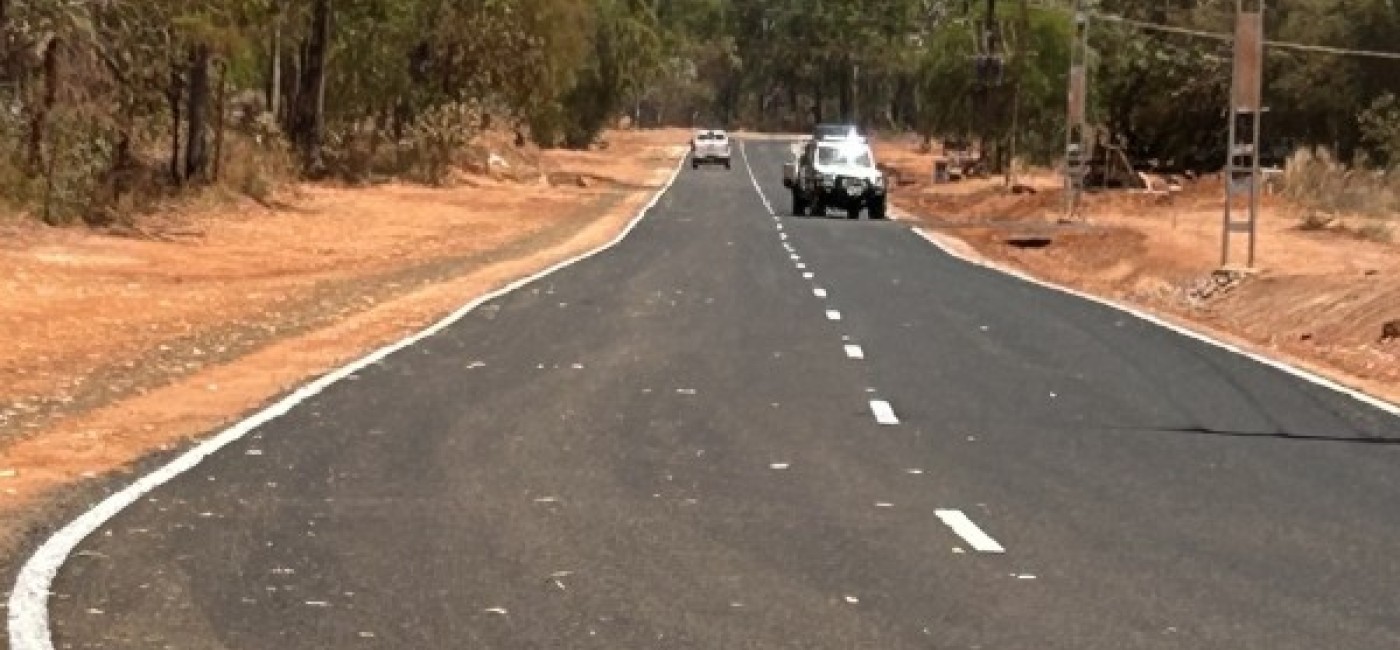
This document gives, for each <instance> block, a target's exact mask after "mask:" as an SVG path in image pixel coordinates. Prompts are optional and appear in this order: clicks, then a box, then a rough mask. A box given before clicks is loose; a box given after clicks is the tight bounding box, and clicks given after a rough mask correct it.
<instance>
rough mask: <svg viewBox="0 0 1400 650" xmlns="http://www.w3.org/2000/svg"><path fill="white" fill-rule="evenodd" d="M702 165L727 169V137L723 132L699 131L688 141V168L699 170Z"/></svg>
mask: <svg viewBox="0 0 1400 650" xmlns="http://www.w3.org/2000/svg"><path fill="white" fill-rule="evenodd" d="M702 164H706V165H716V164H717V165H724V168H725V169H729V136H728V135H727V134H726V133H725V132H724V131H717V130H713V129H712V130H708V131H700V132H698V133H696V134H695V138H693V139H692V140H691V141H690V168H691V169H699V168H700V165H702Z"/></svg>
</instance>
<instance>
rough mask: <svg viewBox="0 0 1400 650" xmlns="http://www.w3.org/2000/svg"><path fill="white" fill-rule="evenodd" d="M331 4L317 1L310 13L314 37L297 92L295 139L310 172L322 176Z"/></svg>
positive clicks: (307, 46) (311, 40)
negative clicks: (318, 173) (322, 139)
mask: <svg viewBox="0 0 1400 650" xmlns="http://www.w3.org/2000/svg"><path fill="white" fill-rule="evenodd" d="M330 29H331V2H330V0H315V4H314V5H313V7H312V10H311V35H310V38H309V39H308V40H307V44H306V62H305V65H304V66H303V68H302V70H301V79H300V81H301V84H300V87H299V88H298V89H297V111H296V120H295V123H294V128H293V130H292V135H293V139H294V140H295V141H296V143H297V146H298V148H299V149H300V150H301V155H302V164H303V166H304V167H305V168H306V170H307V171H310V172H313V173H316V172H320V171H321V169H322V167H323V166H324V161H323V160H322V158H321V138H322V129H323V127H324V125H325V104H326V50H327V48H328V47H329V44H330Z"/></svg>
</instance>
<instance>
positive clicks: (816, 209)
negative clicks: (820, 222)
mask: <svg viewBox="0 0 1400 650" xmlns="http://www.w3.org/2000/svg"><path fill="white" fill-rule="evenodd" d="M812 216H814V217H822V218H825V217H826V204H825V203H822V201H821V199H817V200H815V201H812Z"/></svg>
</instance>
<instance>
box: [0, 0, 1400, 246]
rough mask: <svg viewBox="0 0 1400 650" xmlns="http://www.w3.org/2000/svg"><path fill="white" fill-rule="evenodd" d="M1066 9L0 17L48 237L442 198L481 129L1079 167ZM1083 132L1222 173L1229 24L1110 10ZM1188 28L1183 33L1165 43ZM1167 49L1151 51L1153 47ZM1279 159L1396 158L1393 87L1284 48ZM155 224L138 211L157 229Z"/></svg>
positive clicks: (11, 153) (1367, 63) (753, 7)
mask: <svg viewBox="0 0 1400 650" xmlns="http://www.w3.org/2000/svg"><path fill="white" fill-rule="evenodd" d="M1070 4H1071V3H1070V0H1036V1H1034V2H1033V1H1031V0H23V1H19V0H0V148H2V149H3V150H4V153H5V154H6V155H5V156H4V157H3V159H0V199H3V200H5V201H7V202H9V203H12V204H18V205H21V206H25V207H28V208H30V209H34V210H36V211H37V212H39V213H40V214H42V215H44V216H45V217H46V218H48V219H49V220H51V221H62V220H66V219H71V218H73V217H75V216H76V217H82V218H85V219H88V220H90V221H95V222H104V221H109V220H111V219H114V218H119V217H120V215H122V214H124V213H126V212H129V211H130V210H131V209H132V204H139V203H140V202H142V201H149V200H150V199H151V198H153V197H157V198H158V197H159V196H161V195H163V194H168V193H171V192H175V191H179V190H180V188H182V187H187V186H190V185H202V184H207V183H211V182H221V183H224V184H227V185H232V186H233V187H235V188H236V189H238V190H239V191H243V192H246V193H249V194H253V195H255V196H257V195H260V194H264V193H266V191H267V185H268V183H269V180H268V179H269V178H275V177H277V176H278V175H279V174H282V175H285V174H287V173H303V174H308V175H312V176H316V175H328V174H333V175H339V176H342V177H348V178H352V179H360V178H368V177H371V176H374V175H376V174H384V175H409V176H414V177H418V178H421V179H423V180H425V181H429V182H432V181H435V180H439V179H441V178H442V177H443V175H444V174H445V170H446V169H448V168H449V167H450V166H451V165H452V163H453V161H454V156H455V155H456V154H457V152H458V151H459V150H460V149H461V147H462V145H463V144H464V143H465V142H467V140H469V139H470V138H471V137H472V135H473V134H474V133H475V132H476V131H477V130H479V129H481V128H484V127H488V126H495V127H498V128H511V129H515V130H516V132H517V133H518V137H519V138H520V139H521V140H525V139H531V140H534V141H536V142H538V143H541V144H543V145H546V146H570V147H582V146H587V145H588V144H589V143H590V142H592V141H593V140H594V139H595V137H596V136H597V134H598V133H599V131H600V130H601V129H602V128H604V127H605V126H606V125H608V124H610V123H611V121H612V120H613V119H615V118H617V117H620V116H622V115H628V116H630V117H631V118H632V119H633V120H635V121H636V122H638V123H640V124H641V125H644V126H647V125H687V126H688V125H697V124H700V123H706V124H723V125H727V126H731V127H748V128H753V129H768V130H777V129H782V130H801V129H805V128H807V127H808V126H810V125H811V124H812V123H813V122H819V121H831V120H849V121H856V122H860V123H862V124H863V125H865V126H867V127H870V128H881V129H897V130H911V131H917V132H919V133H922V134H924V135H925V136H927V137H928V138H930V139H933V138H942V139H950V140H960V141H965V142H975V143H979V144H981V145H982V147H981V149H982V150H983V151H984V153H985V155H986V156H987V157H988V159H989V161H990V162H991V164H992V165H993V166H998V167H999V166H1001V165H1003V164H1005V163H1006V162H1007V161H1009V160H1010V159H1011V158H1012V157H1013V156H1014V157H1026V158H1030V159H1032V160H1035V161H1038V162H1049V161H1052V160H1055V159H1056V158H1058V156H1059V155H1060V154H1061V153H1062V151H1061V149H1062V147H1063V137H1064V135H1063V134H1064V130H1063V129H1064V111H1065V102H1066V88H1065V85H1066V84H1065V80H1066V76H1067V69H1068V62H1069V56H1070V48H1071V42H1070V41H1071V34H1072V31H1073V29H1072V16H1071V15H1070V13H1069V5H1070ZM1089 4H1090V5H1092V6H1094V7H1095V10H1096V11H1097V12H1099V13H1100V14H1102V15H1104V16H1118V17H1121V18H1125V19H1129V20H1130V21H1138V22H1139V23H1141V24H1136V25H1134V24H1130V23H1128V22H1123V21H1110V20H1106V19H1103V18H1095V19H1094V20H1093V21H1092V25H1091V42H1090V49H1091V52H1090V56H1089V61H1090V66H1091V72H1090V78H1091V87H1090V114H1091V119H1092V121H1093V122H1094V123H1095V125H1097V126H1099V127H1100V128H1101V130H1102V132H1103V134H1104V137H1105V138H1106V139H1109V140H1113V141H1117V142H1119V143H1121V144H1122V145H1123V146H1124V148H1125V149H1126V150H1127V151H1129V152H1130V153H1131V154H1132V155H1133V156H1134V157H1135V158H1136V159H1138V160H1157V161H1159V162H1160V163H1161V164H1163V165H1166V166H1178V167H1196V168H1201V167H1210V166H1212V165H1215V164H1218V163H1219V161H1220V160H1221V159H1222V158H1223V145H1224V139H1225V124H1224V119H1225V117H1224V107H1225V96H1226V94H1227V92H1228V88H1229V83H1230V79H1229V70H1230V63H1229V61H1230V45H1229V43H1228V39H1221V38H1218V37H1217V38H1213V37H1211V36H1210V35H1211V34H1215V35H1222V34H1224V35H1228V34H1229V33H1230V32H1231V31H1232V13H1233V7H1234V3H1232V2H1221V1H1219V0H1097V1H1096V2H1091V3H1089ZM1267 4H1268V13H1267V16H1268V20H1267V30H1268V34H1269V37H1270V38H1271V39H1273V40H1278V41H1292V42H1298V43H1304V44H1317V45H1327V46H1333V47H1336V48H1342V49H1350V50H1396V49H1400V3H1396V2H1393V0H1272V1H1270V2H1269V3H1267ZM1153 25H1155V26H1158V27H1168V28H1178V29H1185V30H1189V31H1196V32H1200V34H1197V35H1189V34H1183V33H1180V32H1179V31H1163V30H1161V29H1152V28H1150V27H1151V26H1153ZM1145 26H1146V27H1145ZM1266 75H1267V76H1266V89H1265V100H1266V102H1267V104H1268V105H1269V109H1270V112H1269V114H1268V116H1267V118H1266V120H1265V139H1266V141H1267V142H1268V143H1271V144H1272V145H1274V148H1275V150H1286V149H1287V148H1290V147H1296V146H1308V145H1321V146H1326V147H1329V148H1331V149H1333V150H1334V151H1335V152H1336V153H1337V154H1338V155H1340V156H1341V157H1342V158H1343V159H1345V160H1355V159H1365V160H1368V161H1370V162H1373V163H1386V164H1388V163H1390V162H1391V161H1393V160H1397V156H1400V100H1397V98H1396V97H1397V94H1400V62H1397V61H1396V60H1394V59H1385V58H1379V57H1374V56H1362V55H1359V54H1358V55H1337V54H1326V53H1319V52H1312V51H1305V50H1298V49H1288V48H1282V47H1271V48H1269V54H1268V56H1267V71H1266ZM137 207H139V206H137Z"/></svg>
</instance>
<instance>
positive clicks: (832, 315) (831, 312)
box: [826, 309, 841, 320]
mask: <svg viewBox="0 0 1400 650" xmlns="http://www.w3.org/2000/svg"><path fill="white" fill-rule="evenodd" d="M826 319H827V320H841V312H839V311H836V310H835V309H828V310H826Z"/></svg>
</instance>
